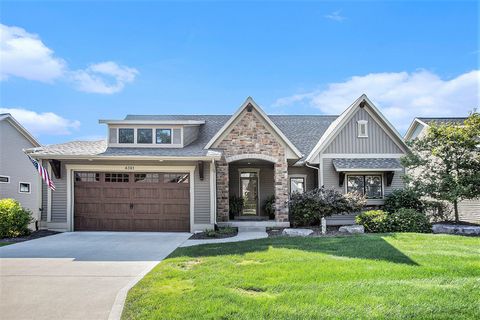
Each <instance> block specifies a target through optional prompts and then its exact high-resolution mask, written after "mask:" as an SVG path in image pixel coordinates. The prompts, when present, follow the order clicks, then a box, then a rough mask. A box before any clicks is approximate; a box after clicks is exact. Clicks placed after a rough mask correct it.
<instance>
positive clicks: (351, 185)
mask: <svg viewBox="0 0 480 320" xmlns="http://www.w3.org/2000/svg"><path fill="white" fill-rule="evenodd" d="M347 192H358V193H360V194H363V195H365V196H366V197H367V199H382V198H383V195H382V193H383V192H382V176H381V175H348V176H347Z"/></svg>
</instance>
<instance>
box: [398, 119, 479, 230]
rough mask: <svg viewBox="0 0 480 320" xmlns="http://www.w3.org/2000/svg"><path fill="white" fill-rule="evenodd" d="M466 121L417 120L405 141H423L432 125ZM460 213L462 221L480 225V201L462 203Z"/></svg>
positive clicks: (459, 123) (408, 131)
mask: <svg viewBox="0 0 480 320" xmlns="http://www.w3.org/2000/svg"><path fill="white" fill-rule="evenodd" d="M466 119H467V118H466V117H454V118H445V117H439V118H415V119H414V120H413V121H412V124H411V125H410V127H409V128H408V130H407V133H406V134H405V141H410V140H413V139H417V138H418V139H421V138H422V137H424V136H425V135H426V134H427V130H428V128H429V126H430V125H431V124H432V123H437V124H446V123H453V124H456V125H459V126H461V125H463V123H464V122H465V120H466ZM458 213H459V216H460V220H462V221H467V222H472V223H480V199H477V200H465V201H462V202H460V203H459V204H458Z"/></svg>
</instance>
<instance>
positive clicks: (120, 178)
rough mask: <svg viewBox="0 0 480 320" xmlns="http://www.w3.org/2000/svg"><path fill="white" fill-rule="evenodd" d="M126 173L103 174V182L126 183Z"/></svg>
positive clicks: (127, 179)
mask: <svg viewBox="0 0 480 320" xmlns="http://www.w3.org/2000/svg"><path fill="white" fill-rule="evenodd" d="M128 181H129V174H128V173H105V182H128Z"/></svg>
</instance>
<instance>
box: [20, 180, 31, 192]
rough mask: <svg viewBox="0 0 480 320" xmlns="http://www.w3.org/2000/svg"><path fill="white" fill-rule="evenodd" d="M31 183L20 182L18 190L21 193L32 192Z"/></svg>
mask: <svg viewBox="0 0 480 320" xmlns="http://www.w3.org/2000/svg"><path fill="white" fill-rule="evenodd" d="M30 191H31V190H30V183H29V182H20V183H19V186H18V192H20V193H30Z"/></svg>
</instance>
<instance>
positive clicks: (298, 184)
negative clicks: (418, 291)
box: [290, 177, 305, 194]
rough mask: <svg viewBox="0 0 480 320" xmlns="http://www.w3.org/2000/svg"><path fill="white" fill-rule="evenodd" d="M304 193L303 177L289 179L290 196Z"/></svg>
mask: <svg viewBox="0 0 480 320" xmlns="http://www.w3.org/2000/svg"><path fill="white" fill-rule="evenodd" d="M295 192H296V193H304V192H305V177H291V178H290V194H293V193H295Z"/></svg>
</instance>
